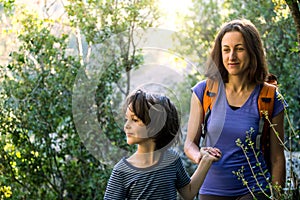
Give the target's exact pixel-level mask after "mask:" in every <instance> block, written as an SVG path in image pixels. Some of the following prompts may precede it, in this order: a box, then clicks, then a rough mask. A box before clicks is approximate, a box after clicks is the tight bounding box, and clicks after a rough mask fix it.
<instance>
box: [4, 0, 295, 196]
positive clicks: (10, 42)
mask: <svg viewBox="0 0 300 200" xmlns="http://www.w3.org/2000/svg"><path fill="white" fill-rule="evenodd" d="M29 2H30V1H21V0H0V13H1V16H0V19H1V26H0V31H1V32H0V41H1V43H0V110H1V112H0V152H1V154H0V199H103V195H104V191H105V187H106V184H107V181H108V178H109V176H110V173H111V170H112V167H113V165H114V164H115V163H116V161H117V160H118V159H120V158H121V157H122V156H124V155H127V154H130V152H132V151H133V150H134V147H128V146H127V144H126V140H125V135H124V133H123V131H122V127H123V125H122V113H121V112H120V105H121V104H122V102H123V100H124V98H125V97H126V96H127V95H128V94H129V93H130V92H131V91H132V90H133V89H135V88H136V87H137V86H140V85H143V87H146V88H148V89H153V90H155V89H158V90H159V91H160V92H161V91H163V92H165V93H168V95H169V96H171V98H172V100H173V101H174V102H175V103H176V106H177V107H178V108H179V109H180V113H181V121H182V132H183V134H185V133H186V122H187V117H188V113H189V99H190V95H191V94H190V88H191V87H192V86H193V85H194V84H195V83H196V82H197V81H199V80H202V79H203V78H204V76H203V69H204V68H203V67H204V66H205V62H206V61H207V59H209V58H208V54H209V50H210V47H211V45H212V42H213V40H214V37H215V35H216V33H217V31H218V30H219V27H220V25H221V24H222V23H223V22H225V21H228V20H230V19H236V18H246V19H249V20H251V21H252V22H253V23H254V24H255V25H256V26H257V28H258V30H259V31H260V33H261V36H262V39H263V42H264V46H265V51H266V55H267V59H268V66H269V70H270V72H272V73H273V74H275V75H277V77H278V81H279V89H280V92H281V93H282V95H283V96H284V98H285V100H286V101H287V102H288V105H289V107H288V109H286V119H287V120H286V121H285V129H286V130H285V133H286V138H285V141H284V142H285V147H286V151H285V152H286V155H287V169H288V172H287V189H286V191H287V193H289V192H291V193H289V194H287V195H286V196H284V197H282V198H284V199H293V198H295V196H293V195H295V194H296V193H295V191H299V184H298V182H299V163H298V161H299V154H298V152H299V150H300V148H299V125H300V120H299V119H300V118H299V115H300V112H299V108H300V105H299V101H300V81H299V77H300V42H299V41H300V9H299V6H300V2H299V0H298V1H297V0H289V1H288V0H286V1H284V0H264V1H262V0H258V1H244V0H241V1H234V0H223V1H221V0H192V1H185V2H186V3H182V1H181V3H178V5H177V4H176V3H175V2H177V1H171V0H170V1H167V0H162V1H158V0H122V1H121V0H85V1H80V0H52V1H50V0H44V1H39V0H37V1H32V2H30V3H29ZM178 2H179V1H178ZM175 4H176V5H177V7H175ZM162 5H163V7H162ZM175 8H176V9H175ZM166 13H167V14H168V16H169V15H170V14H171V15H172V18H170V17H167V16H166ZM183 139H184V138H183ZM177 148H179V150H180V151H182V144H181V145H179V146H177ZM182 157H183V160H184V163H185V166H186V167H187V169H188V170H189V172H190V173H191V172H192V171H193V169H194V165H192V164H191V163H190V162H189V161H188V160H187V159H186V158H185V156H184V155H182ZM298 197H299V196H298Z"/></svg>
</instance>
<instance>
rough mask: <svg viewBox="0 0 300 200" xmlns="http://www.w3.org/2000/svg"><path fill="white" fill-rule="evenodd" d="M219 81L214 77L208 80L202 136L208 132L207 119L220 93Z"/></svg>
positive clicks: (204, 96) (203, 102) (204, 97)
mask: <svg viewBox="0 0 300 200" xmlns="http://www.w3.org/2000/svg"><path fill="white" fill-rule="evenodd" d="M218 85H219V84H218V82H217V81H214V80H212V79H207V80H206V87H205V90H204V94H203V101H202V106H203V124H202V134H201V137H203V138H205V136H206V132H207V120H208V117H209V116H210V112H211V109H212V107H213V104H214V102H215V98H216V97H217V94H218V87H219V86H218Z"/></svg>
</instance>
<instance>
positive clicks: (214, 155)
mask: <svg viewBox="0 0 300 200" xmlns="http://www.w3.org/2000/svg"><path fill="white" fill-rule="evenodd" d="M200 154H201V155H202V158H201V160H200V163H199V165H198V167H197V169H196V171H195V172H194V174H193V175H192V177H191V182H190V183H189V184H187V185H186V186H184V187H182V188H180V189H179V190H178V191H179V194H180V195H181V196H182V197H183V198H184V199H194V197H195V196H196V195H197V193H198V192H199V189H200V187H201V185H202V183H203V181H204V179H205V176H206V174H207V172H208V170H209V168H210V166H211V164H212V162H214V161H217V160H219V158H220V157H221V153H220V151H219V150H218V149H216V148H210V147H205V148H201V151H200Z"/></svg>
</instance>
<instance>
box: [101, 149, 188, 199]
mask: <svg viewBox="0 0 300 200" xmlns="http://www.w3.org/2000/svg"><path fill="white" fill-rule="evenodd" d="M189 182H190V177H189V175H188V174H187V172H186V170H185V169H184V167H183V164H182V161H181V159H180V157H179V155H178V154H176V153H175V152H174V151H171V150H167V151H165V152H164V153H163V155H162V156H161V157H160V160H159V161H158V162H157V164H155V165H153V166H151V167H148V168H137V167H134V166H132V165H131V164H130V163H129V162H128V161H127V160H126V158H122V159H121V160H120V161H119V162H118V163H117V164H116V165H115V166H114V169H113V171H112V174H111V176H110V179H109V182H108V184H107V188H106V192H105V196H104V199H105V200H118V199H155V200H157V199H168V200H172V199H174V200H175V199H176V197H177V189H179V188H182V187H184V186H185V185H187V184H189Z"/></svg>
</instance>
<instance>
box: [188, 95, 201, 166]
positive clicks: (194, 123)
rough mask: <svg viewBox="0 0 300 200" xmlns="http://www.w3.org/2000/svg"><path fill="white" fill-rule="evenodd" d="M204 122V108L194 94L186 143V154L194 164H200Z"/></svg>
mask: <svg viewBox="0 0 300 200" xmlns="http://www.w3.org/2000/svg"><path fill="white" fill-rule="evenodd" d="M202 122H203V107H202V105H201V102H200V101H199V99H198V97H197V96H196V94H195V93H194V92H193V94H192V98H191V103H190V115H189V121H188V129H187V136H186V140H185V143H184V152H185V154H186V155H187V157H188V158H189V159H190V160H191V161H192V162H194V163H199V162H200V153H199V151H200V150H199V142H200V136H201V124H202Z"/></svg>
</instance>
